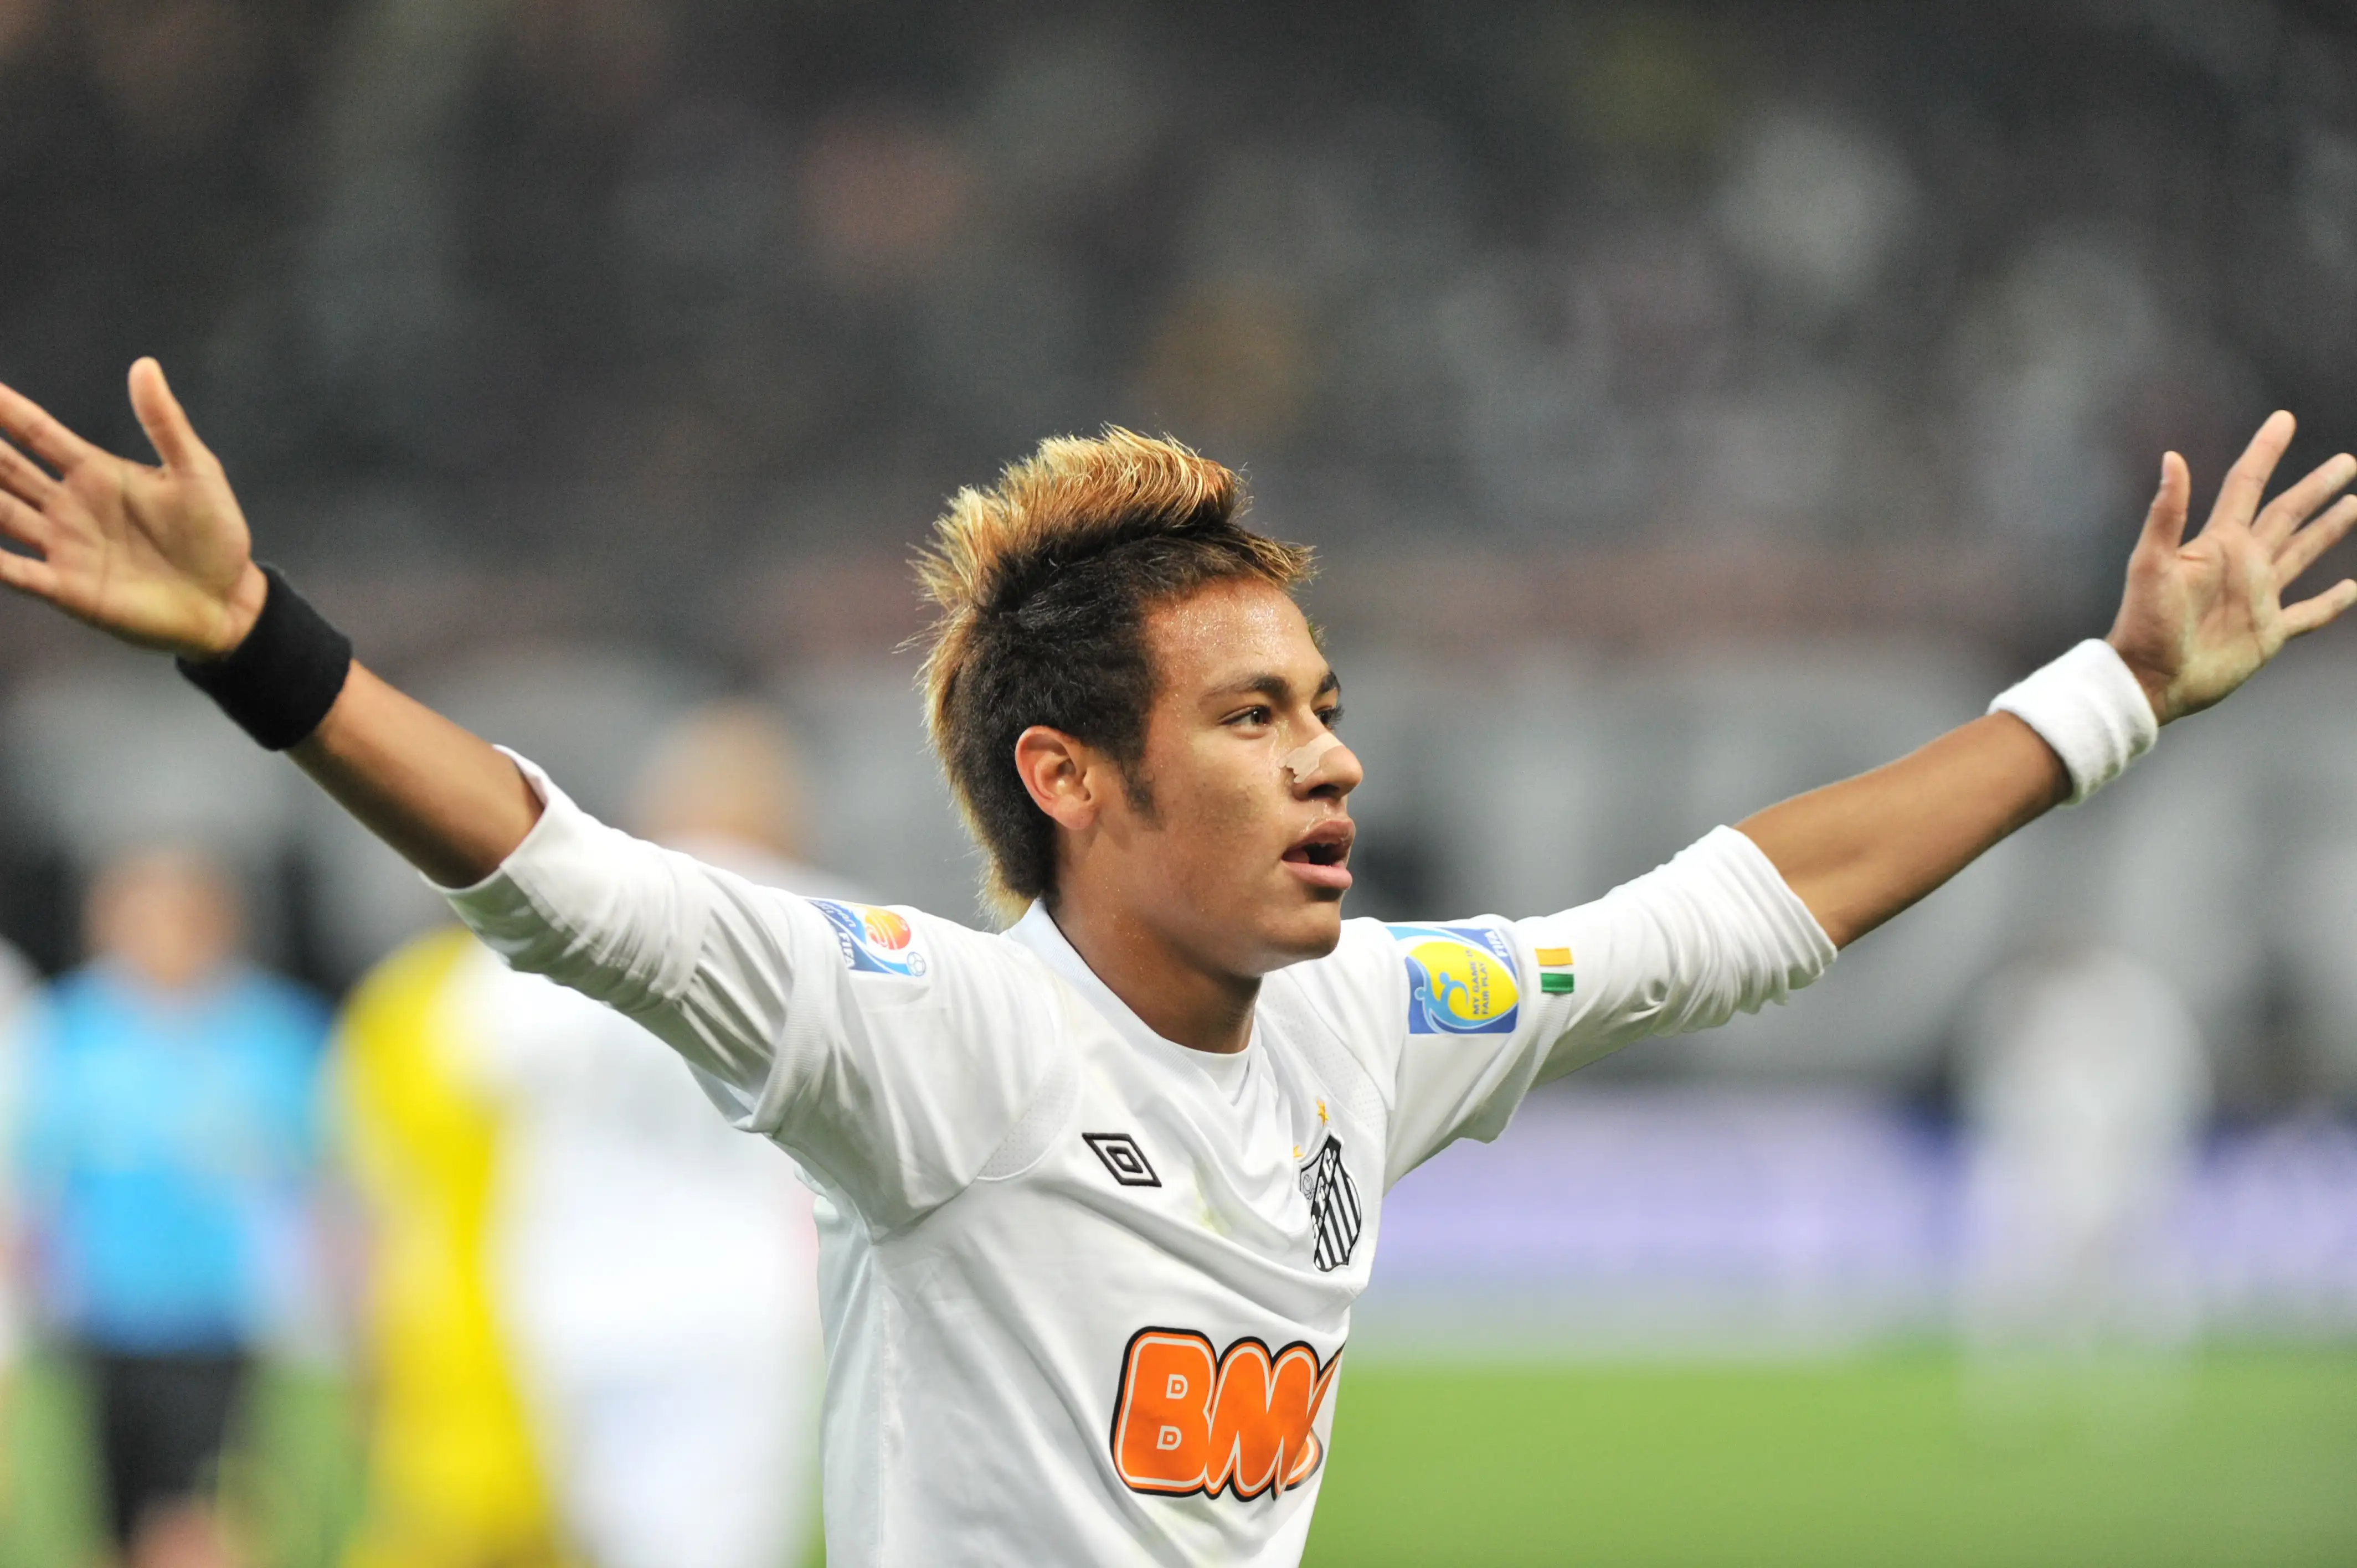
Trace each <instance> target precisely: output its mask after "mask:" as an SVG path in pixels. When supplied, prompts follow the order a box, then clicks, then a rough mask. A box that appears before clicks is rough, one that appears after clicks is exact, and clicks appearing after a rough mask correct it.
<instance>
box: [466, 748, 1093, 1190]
mask: <svg viewBox="0 0 2357 1568" xmlns="http://www.w3.org/2000/svg"><path fill="white" fill-rule="evenodd" d="M517 762H518V766H520V767H522V768H523V769H524V772H525V775H526V777H527V778H528V779H531V781H532V784H533V789H535V790H536V791H537V792H538V793H539V794H540V796H541V799H542V800H543V802H544V811H543V812H542V814H541V819H540V821H539V822H537V823H536V824H535V825H534V826H533V830H532V832H530V833H529V834H527V835H526V837H525V839H524V841H523V843H521V844H519V845H518V846H517V847H516V849H515V851H514V853H513V854H511V855H509V857H508V859H507V860H506V861H505V862H504V863H502V865H500V868H499V870H498V871H496V872H494V873H493V874H492V875H490V877H489V878H487V879H486V880H484V881H483V882H481V883H479V884H478V885H476V886H473V887H469V888H465V889H461V890H457V891H452V890H448V889H445V890H444V892H445V895H446V897H448V898H449V901H450V904H451V907H452V908H454V909H455V910H457V914H458V917H459V918H460V919H462V920H464V921H465V922H466V923H467V925H468V927H469V928H471V929H473V930H474V931H475V933H476V934H477V935H478V936H479V937H481V938H482V939H483V940H484V941H485V942H486V943H488V944H489V945H490V947H491V948H492V949H493V950H495V951H497V952H498V953H499V954H500V957H501V958H503V959H505V960H506V961H507V962H508V963H509V965H510V966H511V967H512V968H514V969H518V970H522V971H524V972H529V973H535V974H544V975H546V976H548V977H549V978H550V979H552V980H554V981H556V982H557V983H560V984H563V985H565V986H568V987H570V988H572V989H573V990H576V991H578V992H580V993H583V994H585V995H587V996H589V997H591V998H593V999H595V1000H597V1001H599V1002H602V1003H604V1004H607V1005H608V1006H610V1007H613V1008H615V1009H617V1010H618V1011H619V1012H621V1013H624V1014H626V1015H629V1016H630V1017H631V1018H633V1019H635V1020H636V1021H637V1022H639V1023H640V1025H642V1026H644V1027H646V1028H647V1029H649V1030H651V1032H653V1033H654V1034H655V1035H657V1036H660V1037H661V1038H662V1039H663V1040H664V1041H665V1042H666V1043H668V1044H669V1045H671V1046H672V1047H673V1048H674V1049H676V1050H677V1051H678V1052H679V1053H680V1054H681V1055H682V1056H683V1057H684V1058H686V1059H687V1062H688V1065H689V1066H690V1067H691V1068H693V1069H694V1070H695V1071H696V1073H697V1075H698V1076H699V1077H700V1078H701V1079H703V1081H704V1084H705V1090H706V1092H707V1093H709V1094H710V1095H711V1096H712V1098H713V1099H714V1100H715V1101H717V1102H718V1103H719V1104H720V1105H721V1107H722V1108H723V1110H724V1111H726V1112H728V1113H729V1117H730V1120H731V1121H732V1122H735V1123H736V1124H737V1126H739V1127H740V1128H743V1129H744V1130H746V1131H748V1132H753V1133H760V1134H763V1135H765V1136H767V1137H770V1138H771V1139H773V1140H775V1141H776V1142H777V1143H779V1144H782V1145H784V1146H785V1147H786V1148H787V1149H788V1150H789V1151H791V1153H792V1154H793V1155H795V1156H796V1157H797V1158H799V1159H800V1160H801V1161H802V1164H803V1165H804V1166H805V1168H807V1169H808V1170H810V1171H811V1173H812V1174H813V1176H816V1177H818V1178H819V1179H820V1181H821V1182H822V1183H823V1184H824V1185H826V1186H828V1187H831V1188H833V1189H834V1191H835V1192H836V1193H838V1194H839V1195H840V1196H842V1197H845V1198H848V1199H849V1200H850V1202H851V1203H852V1204H853V1205H854V1206H855V1207H856V1208H857V1209H858V1210H859V1213H860V1215H861V1218H862V1219H864V1220H865V1221H866V1223H867V1224H868V1225H869V1226H870V1227H871V1228H872V1229H874V1230H877V1231H879V1232H881V1231H888V1230H895V1229H898V1228H899V1227H900V1226H903V1225H906V1224H908V1223H909V1222H911V1221H913V1220H915V1219H919V1218H921V1217H922V1216H923V1215H924V1214H926V1213H928V1212H930V1211H931V1209H933V1208H938V1207H939V1206H940V1205H941V1204H942V1203H945V1202H947V1201H948V1200H949V1199H950V1198H952V1197H955V1196H957V1194H958V1193H959V1192H960V1191H963V1189H964V1187H965V1186H966V1185H967V1184H968V1183H969V1182H971V1181H972V1180H973V1179H974V1175H975V1174H976V1173H977V1172H979V1171H980V1170H981V1169H982V1167H983V1166H984V1165H985V1163H986V1162H987V1161H988V1159H989V1157H990V1155H991V1154H992V1153H993V1151H994V1150H995V1149H996V1147H997V1145H998V1144H999V1143H1000V1141H1001V1140H1002V1139H1003V1138H1004V1137H1005V1136H1006V1133H1007V1132H1008V1131H1009V1130H1010V1129H1011V1128H1012V1127H1013V1126H1014V1125H1015V1124H1016V1123H1017V1122H1018V1121H1020V1119H1021V1118H1022V1115H1023V1113H1024V1112H1025V1111H1026V1110H1028V1108H1029V1106H1030V1103H1031V1101H1032V1099H1033V1097H1034V1096H1035V1095H1036V1094H1037V1092H1038V1091H1039V1088H1040V1086H1041V1084H1042V1082H1043V1081H1044V1080H1045V1079H1046V1077H1047V1073H1048V1069H1049V1051H1050V1050H1051V1049H1052V1048H1053V1042H1054V1041H1055V1040H1056V1039H1057V1038H1058V1037H1059V1030H1058V1026H1057V1023H1056V1020H1055V1019H1054V1018H1053V1016H1052V1015H1051V1013H1050V1009H1049V1004H1048V1001H1047V993H1046V990H1045V988H1044V987H1042V986H1041V985H1040V984H1039V983H1038V980H1037V977H1036V976H1034V975H1031V974H1028V973H1027V972H1025V970H1024V968H1023V964H1024V962H1025V955H1022V954H1020V953H1019V952H1017V950H1015V949H1014V948H1013V947H1012V945H1011V944H1008V943H1006V942H1002V941H998V940H993V939H991V938H988V937H985V936H983V935H981V934H980V933H977V932H974V931H971V930H967V929H963V928H961V927H959V926H956V925H954V924H952V922H949V921H946V920H940V919H936V918H933V917H931V916H930V915H925V914H922V913H920V912H918V911H916V910H913V909H905V908H880V907H877V906H871V905H861V904H850V903H844V902H839V901H835V900H829V899H813V898H802V897H796V896H794V895H792V894H789V893H783V892H780V891H778V890H777V889H774V888H769V887H762V886H757V885H755V884H753V883H750V882H748V881H746V880H745V879H744V878H743V877H740V876H737V875H733V874H732V873H729V872H726V871H723V870H720V869H718V868H717V867H715V866H711V865H705V864H704V863H702V862H700V861H697V860H694V859H693V858H691V857H690V856H687V855H684V854H679V853H677V852H675V851H672V850H667V849H663V848H661V847H660V846H658V845H655V844H651V843H646V842H644V841H643V840H640V839H635V838H632V837H631V836H630V835H629V834H628V833H624V832H619V831H618V830H616V829H614V828H611V827H608V826H607V825H605V824H604V823H602V822H597V820H596V819H595V818H592V817H591V816H589V815H588V814H587V812H585V811H582V810H581V809H580V808H579V807H577V806H576V805H575V804H574V803H573V802H572V801H571V800H568V799H566V797H565V794H564V792H563V791H561V790H559V789H556V788H555V787H554V785H553V784H551V783H550V782H549V781H548V779H547V778H546V776H545V775H544V774H542V773H541V772H540V770H539V769H538V768H534V767H533V766H532V765H531V764H530V763H527V762H524V761H523V760H522V758H517Z"/></svg>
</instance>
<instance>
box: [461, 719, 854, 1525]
mask: <svg viewBox="0 0 2357 1568" xmlns="http://www.w3.org/2000/svg"><path fill="white" fill-rule="evenodd" d="M631 814H632V816H633V817H634V818H635V824H634V825H635V826H637V827H638V828H639V830H640V832H643V833H644V834H645V835H646V836H647V837H649V838H651V839H652V840H654V841H656V842H658V843H664V844H667V845H670V846H672V847H673V848H677V849H683V850H686V851H688V852H690V853H692V854H694V855H696V856H697V857H698V858H699V859H701V860H703V861H705V862H707V863H709V864H712V865H720V866H724V867H726V868H727V869H729V870H731V871H734V872H736V873H737V874H738V875H741V876H744V877H745V878H747V879H748V881H751V882H754V883H757V884H759V885H761V886H769V887H777V888H781V889H784V890H786V891H789V892H792V893H797V894H802V895H805V896H813V897H827V896H837V897H840V896H845V894H844V888H843V885H842V884H841V883H840V882H838V881H837V880H836V879H835V878H834V877H832V876H829V875H826V874H824V873H823V872H819V871H816V870H813V868H811V867H810V866H808V865H803V864H802V862H801V860H800V854H801V846H802V788H801V781H800V779H799V777H798V769H797V768H796V764H795V757H794V753H793V748H792V746H791V741H790V739H789V737H788V736H787V735H786V733H785V730H784V728H783V726H782V725H780V723H779V722H778V720H777V719H776V718H774V717H773V716H771V715H770V714H768V713H766V712H765V711H763V710H762V709H760V708H759V707H756V706H755V705H753V704H751V703H719V704H715V705H713V706H710V707H707V708H705V709H703V710H701V711H699V712H697V713H694V714H691V715H689V716H688V717H687V718H686V719H684V720H683V722H681V723H680V724H679V725H676V726H674V728H673V730H672V731H671V733H670V734H669V735H668V736H665V737H664V739H663V740H662V743H661V745H660V746H658V747H657V749H656V751H655V753H654V755H653V756H652V757H651V758H650V759H649V762H648V765H647V767H646V768H645V769H644V770H643V772H642V774H641V777H640V781H639V787H638V789H637V791H636V800H635V801H634V809H633V811H632V813H631ZM454 985H455V986H457V987H461V988H471V989H472V990H473V992H474V993H475V994H474V998H473V1000H472V1002H471V1003H470V1004H468V1003H462V1004H461V1005H462V1007H463V1008H464V1011H465V1012H466V1013H467V1014H468V1016H469V1018H470V1021H471V1023H472V1024H473V1027H472V1028H471V1029H469V1030H468V1031H467V1032H466V1037H467V1039H468V1044H469V1046H470V1047H472V1048H473V1050H474V1051H475V1053H476V1054H477V1056H478V1058H479V1059H477V1060H476V1061H474V1062H472V1063H471V1064H469V1065H470V1067H471V1068H472V1069H473V1070H474V1071H475V1073H476V1074H477V1075H478V1087H479V1089H480V1090H481V1091H482V1092H483V1093H484V1094H485V1096H486V1097H487V1098H490V1099H493V1100H496V1101H498V1102H499V1103H500V1108H501V1113H502V1115H503V1116H505V1117H507V1118H509V1119H510V1122H509V1124H510V1125H511V1127H512V1129H513V1133H512V1140H513V1141H512V1143H511V1153H510V1155H509V1156H508V1158H507V1159H506V1160H505V1162H504V1163H503V1165H502V1168H501V1171H500V1176H499V1178H498V1185H497V1187H496V1188H495V1194H494V1198H493V1204H494V1208H493V1215H492V1227H493V1235H494V1236H495V1237H496V1238H497V1240H495V1241H494V1243H493V1248H494V1255H493V1258H492V1260H491V1264H490V1266H491V1268H492V1270H493V1276H494V1279H495V1280H496V1281H497V1294H498V1299H499V1301H500V1304H501V1305H502V1307H503V1309H504V1314H505V1320H506V1324H507V1327H508V1330H509V1332H510V1334H511V1337H512V1348H513V1351H514V1357H515V1364H516V1366H517V1369H518V1373H519V1377H520V1379H521V1380H522V1384H523V1387H524V1392H525V1397H526V1399H527V1401H528V1402H529V1404H530V1406H531V1408H532V1413H533V1416H534V1418H535V1420H536V1422H537V1423H538V1425H539V1426H540V1428H541V1439H542V1446H543V1451H544V1454H545V1455H546V1456H547V1462H548V1464H549V1466H550V1467H551V1469H552V1471H553V1476H552V1484H553V1489H554V1492H555V1494H556V1497H555V1501H556V1504H557V1507H558V1509H559V1510H560V1511H561V1513H562V1514H563V1516H564V1519H565V1524H566V1526H567V1528H568V1529H569V1530H570V1531H571V1534H572V1536H573V1539H574V1541H575V1543H576V1545H577V1546H578V1547H579V1549H580V1550H581V1551H582V1552H584V1553H585V1554H586V1555H587V1558H588V1559H589V1561H590V1562H592V1563H596V1564H597V1568H781V1565H783V1564H785V1563H791V1562H793V1561H796V1560H797V1558H798V1555H799V1553H800V1552H801V1550H802V1548H803V1546H804V1545H805V1543H806V1542H807V1541H809V1540H811V1539H812V1532H813V1523H814V1518H813V1504H814V1502H815V1500H816V1493H817V1482H818V1461H817V1453H816V1446H817V1430H818V1407H819V1392H820V1390H821V1387H822V1386H823V1376H824V1359H823V1349H822V1347H821V1344H820V1337H819V1318H818V1295H817V1291H818V1286H817V1276H816V1270H817V1251H818V1240H817V1233H816V1230H815V1229H814V1227H813V1220H812V1211H811V1206H812V1194H811V1193H810V1191H809V1189H808V1188H806V1187H804V1186H803V1185H802V1182H801V1181H800V1180H799V1179H797V1178H798V1174H799V1173H798V1172H797V1170H796V1169H795V1167H794V1166H793V1165H792V1164H791V1162H789V1161H786V1160H781V1159H779V1158H778V1157H777V1151H776V1150H775V1149H773V1148H770V1147H765V1146H764V1145H763V1144H761V1143H760V1142H759V1141H758V1140H755V1139H750V1138H747V1137H744V1136H742V1135H741V1134H739V1133H737V1132H736V1131H735V1130H733V1129H732V1128H730V1127H729V1125H728V1124H727V1123H726V1122H725V1121H723V1120H722V1119H721V1118H720V1117H718V1116H716V1115H715V1114H714V1113H713V1108H712V1105H711V1102H710V1101H708V1100H707V1099H706V1098H705V1094H704V1092H703V1090H701V1089H700V1088H699V1087H698V1086H697V1084H696V1081H695V1079H694V1076H693V1075H692V1074H691V1073H690V1072H689V1071H688V1070H687V1068H686V1067H685V1065H684V1064H683V1063H682V1062H681V1061H680V1060H679V1058H678V1057H677V1055H676V1053H674V1052H673V1051H672V1050H671V1049H670V1048H669V1047H666V1046H664V1045H663V1043H662V1041H660V1040H658V1039H657V1038H655V1037H654V1036H651V1035H650V1034H648V1033H647V1032H646V1031H645V1030H644V1029H642V1028H640V1026H638V1025H637V1024H634V1023H632V1022H631V1021H630V1019H628V1018H626V1017H624V1016H622V1015H619V1014H617V1013H615V1012H613V1011H612V1010H610V1009H608V1008H606V1007H603V1006H600V1005H599V1004H597V1003H595V1002H593V1001H590V1000H589V999H587V997H584V996H582V995H581V994H579V993H577V992H574V991H568V990H566V989H565V988H564V987H563V986H560V985H557V984H555V983H553V982H551V981H548V980H545V979H543V978H541V977H539V976H537V975H530V974H522V973H519V972H514V971H511V970H510V969H508V968H507V967H506V966H505V965H503V964H501V963H500V961H499V960H498V959H497V958H496V957H494V956H493V955H492V954H491V953H490V951H489V950H483V949H478V950H475V951H474V952H472V953H470V954H469V956H468V972H466V973H465V975H464V976H463V977H462V978H456V979H454ZM458 994H460V995H464V994H465V991H464V990H461V991H459V992H458Z"/></svg>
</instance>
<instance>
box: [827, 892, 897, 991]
mask: <svg viewBox="0 0 2357 1568" xmlns="http://www.w3.org/2000/svg"><path fill="white" fill-rule="evenodd" d="M810 904H811V908H813V909H816V910H817V911H818V912H819V913H820V914H822V915H824V916H825V917H826V918H827V923H828V924H830V925H832V926H833V927H834V942H835V945H836V946H837V947H839V948H841V949H842V950H843V961H844V962H845V963H847V964H849V965H850V966H851V967H852V968H853V969H854V970H864V971H866V972H868V973H870V974H905V975H909V976H911V977H914V976H917V975H920V974H922V973H924V972H925V955H924V952H923V950H921V949H920V948H919V947H918V946H917V932H916V929H915V928H914V927H912V926H910V925H909V918H908V917H907V916H906V915H899V914H895V913H894V912H893V911H891V910H889V909H887V908H882V907H881V906H879V905H875V904H839V903H837V902H836V901H835V900H834V899H832V898H813V899H812V900H811V901H810Z"/></svg>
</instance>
